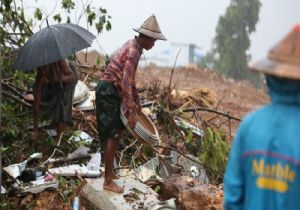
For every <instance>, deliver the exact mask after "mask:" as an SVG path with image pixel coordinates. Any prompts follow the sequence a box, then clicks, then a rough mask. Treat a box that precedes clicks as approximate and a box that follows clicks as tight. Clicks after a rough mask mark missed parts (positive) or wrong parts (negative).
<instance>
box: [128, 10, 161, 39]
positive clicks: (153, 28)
mask: <svg viewBox="0 0 300 210" xmlns="http://www.w3.org/2000/svg"><path fill="white" fill-rule="evenodd" d="M133 30H135V31H136V32H138V33H141V34H144V35H146V36H149V37H152V38H154V39H157V40H167V39H166V37H165V36H164V35H163V34H162V33H161V30H160V28H159V25H158V22H157V20H156V17H155V15H151V16H150V17H149V18H148V19H147V20H146V21H145V22H144V23H143V24H142V25H141V27H139V28H134V29H133Z"/></svg>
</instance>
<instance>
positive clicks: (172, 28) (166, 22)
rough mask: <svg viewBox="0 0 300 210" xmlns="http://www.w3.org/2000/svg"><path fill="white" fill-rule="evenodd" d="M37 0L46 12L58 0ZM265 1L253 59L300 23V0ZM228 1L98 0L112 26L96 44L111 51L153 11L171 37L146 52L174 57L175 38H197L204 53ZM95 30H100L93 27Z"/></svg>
mask: <svg viewBox="0 0 300 210" xmlns="http://www.w3.org/2000/svg"><path fill="white" fill-rule="evenodd" d="M39 1H40V4H41V5H42V7H43V8H44V10H45V11H47V12H48V13H50V12H51V11H52V10H53V8H54V7H55V4H54V3H53V2H54V1H49V0H45V1H43V0H39ZM31 2H35V1H34V0H31ZM50 2H51V3H50ZM261 2H262V7H261V11H260V20H259V23H258V24H257V30H256V32H255V33H253V34H252V35H251V41H252V43H251V48H250V51H249V52H250V53H251V55H252V58H253V59H259V58H262V57H264V56H265V55H266V53H267V51H268V50H269V49H270V48H271V47H272V46H274V44H276V43H277V42H278V41H279V40H280V39H281V38H282V37H283V36H284V35H285V34H286V33H287V32H288V31H289V30H290V29H291V28H292V27H293V26H294V25H295V24H296V23H300V12H299V8H300V1H299V0H277V1H274V0H261ZM229 3H230V1H229V0H206V1H204V0H186V1H182V0H172V1H166V0H152V1H143V0H127V1H124V0H97V1H96V0H94V1H93V4H94V5H95V6H97V7H99V6H102V7H103V8H106V9H107V10H108V13H109V14H110V15H111V16H112V19H111V23H112V30H111V31H109V32H103V33H102V34H100V35H99V36H98V38H97V42H94V44H93V47H94V48H96V49H98V50H99V49H101V50H102V51H105V52H106V53H108V54H111V53H113V52H114V51H115V50H117V48H119V47H120V46H121V45H122V44H123V43H124V42H125V41H127V40H128V39H130V38H132V37H133V36H134V35H135V34H136V33H135V32H134V31H133V30H132V28H136V27H139V26H140V25H141V24H142V23H143V22H144V21H145V20H146V19H147V18H148V17H149V16H150V15H152V14H155V15H156V18H157V20H158V22H159V25H160V28H161V31H162V32H163V34H164V35H165V36H166V37H167V39H168V40H167V41H165V42H164V41H158V42H156V45H155V47H154V48H153V49H151V50H150V51H149V52H146V53H145V55H146V58H147V57H148V58H149V60H150V58H153V57H156V58H157V57H160V58H163V57H167V58H168V59H169V61H167V63H168V64H170V63H174V60H175V55H176V54H177V52H178V49H179V45H176V46H175V44H176V43H180V44H189V43H193V44H196V45H197V46H199V47H201V49H200V50H199V52H200V53H201V54H205V53H206V52H207V51H208V50H209V49H210V47H211V42H212V39H213V38H214V36H215V28H216V26H217V23H218V19H219V16H220V15H224V14H225V9H226V7H228V6H229ZM34 5H35V3H34ZM45 5H46V6H45ZM82 26H84V25H82ZM92 32H93V33H94V34H96V32H95V31H92ZM98 43H99V44H100V46H101V47H99V44H98ZM180 48H181V49H182V51H181V53H180V54H179V60H180V62H179V63H182V64H184V63H185V62H186V61H187V50H186V47H184V45H181V46H180ZM168 53H169V54H168ZM168 56H171V57H168Z"/></svg>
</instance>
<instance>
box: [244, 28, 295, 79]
mask: <svg viewBox="0 0 300 210" xmlns="http://www.w3.org/2000/svg"><path fill="white" fill-rule="evenodd" d="M250 69H251V70H254V71H258V72H263V73H266V74H272V75H275V76H279V77H285V78H290V79H297V80H300V25H299V24H298V25H296V26H295V27H294V28H293V29H292V30H291V31H290V32H289V33H288V34H287V35H286V36H285V37H284V38H283V39H282V40H281V41H280V42H279V43H278V44H277V45H276V46H275V47H273V48H272V49H271V50H270V51H269V53H268V58H265V59H263V60H261V61H258V62H256V63H254V64H253V65H250Z"/></svg>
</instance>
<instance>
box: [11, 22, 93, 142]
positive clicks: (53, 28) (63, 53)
mask: <svg viewBox="0 0 300 210" xmlns="http://www.w3.org/2000/svg"><path fill="white" fill-rule="evenodd" d="M46 21H47V19H46ZM95 38H96V36H94V35H93V34H92V33H90V32H89V31H87V30H86V29H84V28H82V27H81V26H79V25H75V24H72V23H62V24H55V25H48V21H47V27H45V28H43V29H41V30H40V31H38V32H36V33H34V34H33V35H32V36H31V37H30V38H29V39H28V40H27V42H26V43H25V44H24V46H23V47H22V48H21V49H20V52H19V53H18V57H17V59H16V62H15V68H16V69H19V70H24V71H28V70H32V69H36V68H37V69H38V73H37V77H36V83H35V89H34V96H35V99H34V119H33V121H34V130H33V132H32V138H33V139H37V137H38V116H39V114H40V108H41V109H42V111H43V113H45V114H46V115H47V117H48V118H50V119H52V123H54V124H55V126H56V127H57V137H56V139H57V141H58V140H59V139H60V136H61V132H62V130H63V129H64V127H65V125H66V124H70V123H71V122H72V97H73V93H74V88H75V85H76V83H77V80H78V78H77V73H76V69H75V65H73V64H71V63H70V64H69V62H68V60H65V58H67V57H69V56H71V55H72V54H74V53H75V52H77V51H79V50H82V49H84V48H87V47H90V46H91V43H92V42H93V40H94V39H95Z"/></svg>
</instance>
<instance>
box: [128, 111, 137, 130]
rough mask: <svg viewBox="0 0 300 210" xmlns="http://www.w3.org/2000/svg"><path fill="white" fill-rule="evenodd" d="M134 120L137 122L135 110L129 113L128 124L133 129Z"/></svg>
mask: <svg viewBox="0 0 300 210" xmlns="http://www.w3.org/2000/svg"><path fill="white" fill-rule="evenodd" d="M136 122H137V115H136V112H131V113H129V118H128V125H129V127H130V128H131V129H132V130H133V129H134V127H135V124H136Z"/></svg>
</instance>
